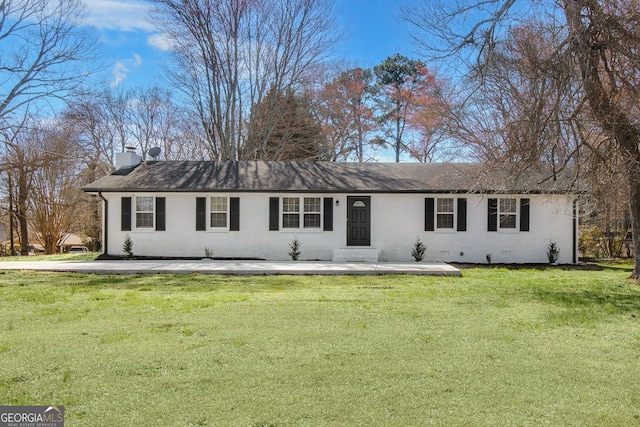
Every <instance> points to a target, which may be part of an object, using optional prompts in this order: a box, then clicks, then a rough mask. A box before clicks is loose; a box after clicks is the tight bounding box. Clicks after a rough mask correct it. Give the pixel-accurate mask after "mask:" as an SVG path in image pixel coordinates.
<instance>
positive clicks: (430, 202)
mask: <svg viewBox="0 0 640 427" xmlns="http://www.w3.org/2000/svg"><path fill="white" fill-rule="evenodd" d="M434 209H435V199H434V198H433V197H427V198H426V199H424V231H433V230H435V219H436V217H435V212H434Z"/></svg>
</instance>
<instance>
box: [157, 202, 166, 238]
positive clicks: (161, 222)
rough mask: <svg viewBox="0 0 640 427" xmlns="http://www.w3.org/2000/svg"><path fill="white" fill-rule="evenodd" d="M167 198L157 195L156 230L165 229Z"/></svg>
mask: <svg viewBox="0 0 640 427" xmlns="http://www.w3.org/2000/svg"><path fill="white" fill-rule="evenodd" d="M166 209H167V199H166V198H164V197H156V231H165V230H166V229H167V228H166V227H167V225H166Z"/></svg>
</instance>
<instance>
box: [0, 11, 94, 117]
mask: <svg viewBox="0 0 640 427" xmlns="http://www.w3.org/2000/svg"><path fill="white" fill-rule="evenodd" d="M82 11H83V7H82V1H81V0H2V1H0V52H2V55H0V127H6V126H7V122H8V121H9V120H11V119H16V116H17V117H18V119H17V120H19V117H21V116H23V115H24V114H25V111H27V110H31V111H30V113H31V114H33V113H34V111H33V109H34V108H42V107H43V106H46V105H47V103H50V102H52V100H53V99H62V98H64V97H65V96H67V95H69V94H70V93H72V92H73V91H75V90H77V89H78V88H79V86H80V85H81V84H82V83H83V82H84V81H85V80H86V78H87V77H88V76H89V74H90V72H91V70H90V69H88V68H86V63H85V61H86V60H87V59H89V58H92V56H93V55H92V54H93V48H94V43H93V39H92V37H91V35H90V34H89V33H88V32H87V30H86V28H85V27H82V26H80V25H78V24H79V18H80V16H81V13H82ZM80 65H83V66H84V67H83V68H79V66H80Z"/></svg>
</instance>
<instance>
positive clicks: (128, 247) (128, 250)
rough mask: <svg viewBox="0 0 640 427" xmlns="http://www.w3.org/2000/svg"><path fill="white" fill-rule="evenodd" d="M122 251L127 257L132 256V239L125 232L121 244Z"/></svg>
mask: <svg viewBox="0 0 640 427" xmlns="http://www.w3.org/2000/svg"><path fill="white" fill-rule="evenodd" d="M122 251H123V252H124V253H125V254H126V255H127V258H133V240H131V236H129V235H128V234H127V237H125V239H124V244H123V245H122Z"/></svg>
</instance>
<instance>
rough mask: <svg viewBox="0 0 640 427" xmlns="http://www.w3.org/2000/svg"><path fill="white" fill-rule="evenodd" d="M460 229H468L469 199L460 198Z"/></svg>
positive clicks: (458, 228)
mask: <svg viewBox="0 0 640 427" xmlns="http://www.w3.org/2000/svg"><path fill="white" fill-rule="evenodd" d="M457 225H458V227H457V230H458V231H467V199H464V198H462V199H458V224H457Z"/></svg>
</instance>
